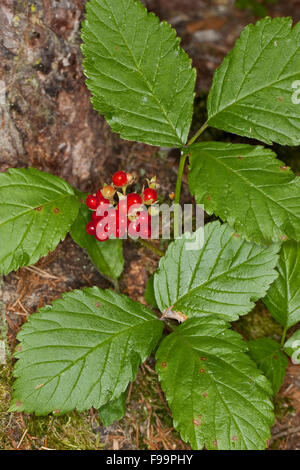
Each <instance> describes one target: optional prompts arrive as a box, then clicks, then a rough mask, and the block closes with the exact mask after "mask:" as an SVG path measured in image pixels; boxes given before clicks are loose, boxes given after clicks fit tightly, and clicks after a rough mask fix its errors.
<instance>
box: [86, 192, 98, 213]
mask: <svg viewBox="0 0 300 470" xmlns="http://www.w3.org/2000/svg"><path fill="white" fill-rule="evenodd" d="M98 204H99V202H98V198H97V197H96V196H94V195H93V194H89V195H88V196H87V198H86V205H87V206H88V208H89V209H91V210H92V211H95V210H96V209H97V207H98Z"/></svg>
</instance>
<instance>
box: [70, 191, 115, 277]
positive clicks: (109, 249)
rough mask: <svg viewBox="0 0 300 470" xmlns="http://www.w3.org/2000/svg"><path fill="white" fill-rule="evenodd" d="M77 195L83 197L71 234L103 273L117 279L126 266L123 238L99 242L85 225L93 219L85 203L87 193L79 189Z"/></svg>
mask: <svg viewBox="0 0 300 470" xmlns="http://www.w3.org/2000/svg"><path fill="white" fill-rule="evenodd" d="M77 195H78V197H79V198H80V199H81V204H80V206H79V213H78V216H77V219H76V220H75V222H74V224H73V225H72V228H71V236H72V238H73V240H74V241H75V242H76V243H77V244H78V245H79V246H81V248H83V249H85V250H86V252H87V254H88V255H89V257H90V259H91V260H92V262H93V263H94V265H95V266H96V268H97V269H98V270H99V272H100V273H101V274H104V276H108V277H109V278H112V279H117V278H118V277H119V276H120V275H121V274H122V272H123V268H124V258H123V249H122V240H107V241H105V242H99V241H98V240H96V238H95V237H92V236H91V235H88V234H87V233H86V230H85V227H86V224H87V223H88V222H89V221H90V220H91V211H90V210H89V208H88V207H87V205H86V204H85V203H84V200H85V197H86V194H84V193H79V191H77Z"/></svg>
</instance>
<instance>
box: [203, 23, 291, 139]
mask: <svg viewBox="0 0 300 470" xmlns="http://www.w3.org/2000/svg"><path fill="white" fill-rule="evenodd" d="M291 27H292V19H291V18H274V19H271V18H265V19H263V20H261V21H258V22H257V23H256V24H255V25H248V26H247V27H246V28H245V29H244V31H243V32H242V34H241V37H240V39H238V40H237V42H236V44H235V46H234V49H233V50H232V51H231V52H230V53H229V54H228V55H227V57H226V58H225V59H224V61H223V63H222V65H221V67H220V68H219V69H218V70H217V71H216V72H215V75H214V79H213V84H212V88H211V90H210V93H209V97H208V104H207V106H208V124H209V125H211V126H214V127H217V128H218V129H222V130H224V131H228V132H233V133H235V134H238V135H243V136H247V137H252V138H254V139H258V140H261V141H263V142H266V143H267V144H271V143H272V142H277V143H279V144H282V145H299V144H300V105H299V103H300V100H299V90H300V48H299V43H300V23H297V24H296V25H295V26H294V28H293V29H291Z"/></svg>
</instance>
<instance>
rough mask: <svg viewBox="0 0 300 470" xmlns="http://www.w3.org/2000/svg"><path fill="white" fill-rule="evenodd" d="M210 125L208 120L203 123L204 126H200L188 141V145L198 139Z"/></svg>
mask: <svg viewBox="0 0 300 470" xmlns="http://www.w3.org/2000/svg"><path fill="white" fill-rule="evenodd" d="M207 127H208V124H207V121H206V122H205V123H204V124H203V126H201V127H200V129H199V130H198V131H197V132H196V134H195V135H194V136H193V137H192V138H191V139H190V140H189V141H188V143H187V145H188V146H189V145H192V144H193V143H194V142H195V140H197V139H198V137H199V136H200V135H201V134H202V132H204V131H205V129H206V128H207Z"/></svg>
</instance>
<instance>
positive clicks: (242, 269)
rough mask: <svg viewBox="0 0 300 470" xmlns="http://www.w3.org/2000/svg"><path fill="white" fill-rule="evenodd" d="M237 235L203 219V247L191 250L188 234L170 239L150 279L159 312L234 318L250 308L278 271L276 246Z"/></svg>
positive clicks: (229, 229)
mask: <svg viewBox="0 0 300 470" xmlns="http://www.w3.org/2000/svg"><path fill="white" fill-rule="evenodd" d="M235 235H236V234H235V233H234V231H233V230H232V229H231V228H230V227H229V226H228V225H227V224H223V225H221V224H220V222H218V221H216V222H211V223H209V224H206V225H205V227H204V240H205V243H204V246H203V247H202V248H200V249H198V250H195V249H194V250H191V249H190V246H189V243H190V241H189V239H187V238H186V236H183V237H182V238H181V239H178V240H176V241H175V242H173V243H172V244H170V245H169V248H168V250H167V252H166V255H165V256H164V257H163V258H161V260H160V263H159V270H158V272H157V273H156V274H155V279H154V288H155V296H156V300H157V304H158V306H159V309H160V310H161V312H165V315H167V316H171V315H172V312H173V313H176V312H180V313H181V314H183V315H184V316H185V317H192V316H203V315H218V316H219V317H221V318H223V319H225V320H230V321H232V320H237V319H238V317H239V315H245V314H246V313H248V312H249V311H250V310H251V309H252V308H253V306H254V302H255V301H256V300H258V299H260V298H261V297H262V296H263V295H264V293H265V292H267V289H268V286H269V285H270V284H271V283H272V282H273V280H274V279H275V278H276V276H277V273H276V271H275V269H274V268H275V266H276V263H277V260H278V256H277V252H278V250H279V248H280V247H279V245H275V244H273V245H271V246H270V247H263V246H258V245H254V244H251V243H248V242H247V241H246V240H243V239H241V238H240V237H236V236H235Z"/></svg>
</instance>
